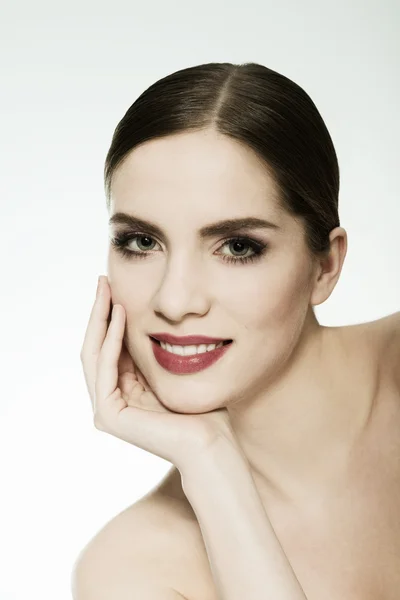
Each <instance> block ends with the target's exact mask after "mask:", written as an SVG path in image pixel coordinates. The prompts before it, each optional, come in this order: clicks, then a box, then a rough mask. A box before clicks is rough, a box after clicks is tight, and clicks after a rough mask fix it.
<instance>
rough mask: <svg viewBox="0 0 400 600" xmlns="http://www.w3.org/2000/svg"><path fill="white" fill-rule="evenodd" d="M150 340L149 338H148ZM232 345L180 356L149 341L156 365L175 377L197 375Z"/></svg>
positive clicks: (152, 340)
mask: <svg viewBox="0 0 400 600" xmlns="http://www.w3.org/2000/svg"><path fill="white" fill-rule="evenodd" d="M150 339H151V338H150ZM232 345H233V344H232V343H230V344H227V345H225V346H221V347H220V348H217V349H216V350H211V351H210V352H202V353H200V354H193V355H192V356H180V355H178V354H173V353H172V352H168V351H167V350H164V349H163V348H162V347H161V345H159V344H157V342H156V341H154V339H151V346H152V349H153V354H154V357H155V359H156V361H157V362H158V364H159V365H160V366H161V367H163V368H164V369H166V370H167V371H169V372H170V373H174V374H176V375H186V374H189V373H197V372H198V371H202V370H203V369H207V367H210V366H211V365H213V364H214V363H215V362H217V361H218V360H219V359H220V358H221V357H222V356H223V355H224V354H225V353H226V352H228V350H229V348H230V347H231V346H232Z"/></svg>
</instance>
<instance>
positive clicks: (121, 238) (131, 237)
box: [111, 232, 268, 264]
mask: <svg viewBox="0 0 400 600" xmlns="http://www.w3.org/2000/svg"><path fill="white" fill-rule="evenodd" d="M132 243H133V244H136V247H137V248H138V249H135V248H133V249H132ZM154 243H155V244H157V243H158V242H156V241H155V240H154V238H153V237H152V236H150V235H147V234H146V233H141V232H136V233H124V232H119V233H117V234H116V235H115V236H114V237H113V238H111V245H112V246H113V247H114V248H115V249H116V251H117V252H118V253H119V254H121V255H122V256H123V257H124V258H128V259H133V260H136V259H143V258H147V257H148V256H150V255H151V253H150V250H152V249H153V248H151V246H152V244H154ZM230 246H231V247H232V248H234V250H233V252H239V253H243V249H245V254H247V256H229V255H227V254H223V253H222V254H220V255H221V256H222V260H223V261H225V262H227V263H230V264H235V263H236V264H245V263H248V262H253V261H255V260H258V259H260V258H261V257H262V256H263V255H264V254H265V252H266V251H267V248H268V245H267V244H265V243H264V242H260V241H257V240H254V239H251V238H248V237H234V238H229V239H228V240H225V242H224V243H223V244H222V245H221V246H220V248H219V249H221V248H224V247H228V248H229V247H230ZM238 246H239V248H238ZM235 247H236V248H235ZM249 250H250V251H251V253H252V254H251V255H250V256H248V252H249Z"/></svg>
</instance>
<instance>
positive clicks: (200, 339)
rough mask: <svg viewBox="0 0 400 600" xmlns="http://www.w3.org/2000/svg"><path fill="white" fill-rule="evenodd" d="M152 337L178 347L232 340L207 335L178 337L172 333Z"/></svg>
mask: <svg viewBox="0 0 400 600" xmlns="http://www.w3.org/2000/svg"><path fill="white" fill-rule="evenodd" d="M150 337H152V338H155V339H156V340H158V341H160V342H168V343H169V344H173V345H177V346H179V345H187V344H217V343H218V342H225V341H226V339H230V338H215V337H207V336H205V335H185V336H176V335H172V334H170V333H151V334H150Z"/></svg>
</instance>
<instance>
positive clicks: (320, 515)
mask: <svg viewBox="0 0 400 600" xmlns="http://www.w3.org/2000/svg"><path fill="white" fill-rule="evenodd" d="M105 182H106V194H107V206H108V210H109V214H110V249H109V256H108V276H107V277H105V276H102V277H100V279H99V293H98V296H97V299H96V301H95V304H94V307H93V310H92V313H91V316H90V321H89V324H88V328H87V332H86V335H85V340H84V343H83V346H82V351H81V359H82V362H83V367H84V372H85V377H86V381H87V385H88V390H89V394H90V397H91V400H92V403H93V409H94V423H95V426H96V427H97V428H98V429H100V430H102V431H104V432H107V433H109V434H111V435H115V436H117V437H119V438H120V439H123V440H126V441H127V442H129V443H131V444H133V445H136V446H138V447H140V448H143V449H145V450H147V451H149V452H151V453H153V454H156V455H157V456H160V457H162V458H164V459H166V460H168V461H170V462H171V463H172V465H173V468H172V469H171V471H170V472H169V473H168V474H167V476H166V477H165V479H164V481H162V482H161V484H160V485H159V486H157V487H156V488H155V489H154V490H152V491H151V492H150V493H149V494H147V495H146V496H145V497H144V498H142V499H141V500H140V501H139V502H137V503H136V504H135V505H133V506H131V507H129V508H128V509H127V510H126V511H124V512H123V513H121V514H120V515H118V516H117V517H116V518H115V519H113V520H112V521H110V523H108V524H107V525H106V526H105V527H104V528H103V529H102V531H101V532H99V533H98V534H97V535H96V536H95V537H94V539H93V540H91V541H90V543H88V545H87V546H86V547H85V549H84V550H83V551H82V552H81V554H80V556H79V559H78V560H77V562H76V564H75V568H74V571H73V591H74V597H75V598H76V599H77V600H91V599H92V598H93V599H95V598H96V600H101V599H103V598H104V599H106V598H107V599H108V598H110V599H111V598H112V599H113V600H123V599H125V598H126V599H128V598H141V599H143V600H144V599H148V600H149V599H154V600H162V599H164V598H165V599H167V598H171V599H172V598H182V597H183V598H188V599H189V600H214V599H215V600H216V599H217V598H223V599H224V600H225V599H226V600H239V599H240V600H243V599H246V600H262V599H264V598H268V599H270V598H274V600H278V599H279V600H300V599H301V600H304V599H305V598H307V599H308V600H321V598H323V599H324V600H338V599H343V600H367V599H372V598H373V599H377V598H385V600H389V599H393V600H394V599H395V598H398V597H399V593H400V475H399V473H400V468H399V463H400V441H399V440H400V436H399V431H400V402H399V396H400V393H399V388H400V385H399V376H398V363H397V365H396V358H397V361H398V355H399V338H400V319H399V317H400V313H396V314H394V315H390V316H388V317H386V318H384V319H379V320H378V321H373V322H370V323H364V324H359V325H353V326H345V327H326V326H322V325H320V324H319V323H318V321H317V318H316V316H315V313H314V308H313V307H314V306H316V305H319V304H322V303H323V302H325V301H326V300H327V299H328V298H329V296H330V295H331V293H332V291H333V289H334V288H335V286H336V284H337V281H338V279H339V277H340V273H341V270H342V266H343V262H344V259H345V256H346V250H347V236H346V231H345V230H344V229H343V228H342V227H340V222H339V216H338V195H339V168H338V162H337V157H336V153H335V149H334V146H333V143H332V140H331V137H330V135H329V133H328V130H327V128H326V126H325V124H324V121H323V119H322V117H321V115H320V114H319V112H318V110H317V108H316V107H315V105H314V103H313V102H312V100H311V99H310V97H309V96H308V95H307V94H306V93H305V92H304V90H303V89H302V88H300V87H299V86H298V85H296V84H295V83H294V82H293V81H291V80H290V79H288V78H286V77H284V76H283V75H280V74H279V73H276V72H274V71H272V70H271V69H268V68H266V67H264V66H262V65H258V64H254V63H250V64H243V65H233V64H230V63H211V64H205V65H200V66H196V67H192V68H188V69H183V70H181V71H178V72H176V73H173V74H171V75H169V76H167V77H165V78H163V79H161V80H160V81H158V82H156V83H155V84H153V85H152V86H150V87H149V88H148V89H147V90H146V91H145V92H144V93H143V94H142V95H141V96H140V97H139V98H138V99H137V100H136V102H134V104H133V105H132V106H131V107H130V108H129V110H128V111H127V113H126V114H125V116H124V117H123V119H122V120H121V122H120V123H119V124H118V126H117V128H116V130H115V133H114V136H113V139H112V144H111V147H110V150H109V152H108V155H107V159H106V165H105ZM112 308H113V310H112V313H111V312H110V311H111V309H112ZM187 336H189V337H187ZM193 336H194V338H193ZM200 336H208V339H206V340H203V339H201V338H200ZM182 337H183V339H179V338H182ZM192 338H193V339H192ZM170 343H172V344H175V346H174V345H173V346H172V347H171V345H169V344H170ZM211 344H214V345H211ZM197 352H198V353H199V354H195V353H197ZM396 355H397V356H396ZM396 369H397V370H396ZM132 475H133V474H130V476H132Z"/></svg>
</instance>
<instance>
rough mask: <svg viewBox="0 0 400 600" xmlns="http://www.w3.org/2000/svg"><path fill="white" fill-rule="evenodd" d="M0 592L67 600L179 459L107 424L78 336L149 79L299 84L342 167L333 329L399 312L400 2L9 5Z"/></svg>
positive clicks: (4, 76)
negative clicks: (112, 178) (111, 176)
mask: <svg viewBox="0 0 400 600" xmlns="http://www.w3.org/2000/svg"><path fill="white" fill-rule="evenodd" d="M0 10H1V16H0V22H1V25H0V28H1V29H0V40H1V41H0V43H1V46H2V47H1V52H0V56H1V58H0V60H1V63H2V64H1V92H0V98H1V99H0V109H1V110H0V119H1V136H0V144H1V148H0V159H1V220H0V227H1V231H0V243H1V248H0V250H1V259H2V264H1V276H2V277H1V279H2V281H1V295H0V298H1V304H2V305H1V313H2V332H1V341H2V344H1V382H2V389H1V392H0V460H1V471H0V477H1V479H0V485H1V490H2V491H1V495H0V504H1V507H0V508H1V510H0V571H1V576H0V600H16V599H18V600H23V599H25V598H30V599H31V600H39V599H40V600H54V599H55V598H57V600H67V599H70V598H71V591H70V577H71V569H72V565H73V563H74V561H75V559H76V557H77V555H78V553H79V552H80V551H81V549H82V548H83V546H84V545H85V544H86V543H87V542H88V541H89V539H90V538H91V537H92V536H93V535H95V533H96V532H97V531H98V530H99V529H100V528H101V527H102V526H103V525H104V524H105V523H106V521H108V520H109V519H111V518H112V517H113V516H115V515H116V514H117V513H118V512H120V511H121V510H123V509H124V508H126V507H127V506H128V505H130V504H132V503H134V502H135V501H136V500H137V499H138V498H139V497H141V496H142V495H144V494H145V493H146V492H147V491H148V490H149V489H150V488H152V487H153V486H154V485H155V484H156V483H157V482H158V481H159V480H160V479H161V478H162V476H163V475H164V474H165V473H166V471H167V470H168V469H169V468H170V466H171V465H170V463H168V462H166V461H163V460H162V459H160V458H158V457H156V456H154V455H151V454H149V453H146V452H144V451H143V450H141V449H139V448H136V447H134V446H132V445H128V444H127V443H125V442H123V441H121V440H119V439H117V438H113V437H112V436H110V435H107V434H104V433H101V432H99V431H97V430H95V429H94V427H93V423H92V412H91V405H90V400H89V397H88V395H87V391H86V387H85V383H84V378H83V373H82V370H81V364H80V357H79V354H80V349H81V345H82V342H83V337H84V333H85V329H86V325H87V320H88V317H89V313H90V310H91V307H92V303H93V299H94V295H95V287H96V283H97V276H98V275H99V274H106V253H107V233H108V232H107V218H108V215H107V211H106V205H105V196H104V191H103V180H102V173H103V165H104V160H105V156H106V153H107V151H108V148H109V144H110V142H111V136H112V134H113V131H114V128H115V127H116V125H117V123H118V121H119V120H120V119H121V118H122V116H123V114H124V113H125V111H126V110H127V109H128V108H129V106H130V105H131V104H132V103H133V102H134V100H135V99H136V98H137V97H138V96H139V94H141V93H142V91H144V89H146V88H147V87H148V86H149V85H151V84H152V83H153V82H155V81H156V80H158V79H159V78H161V77H164V76H165V75H167V74H169V73H171V72H173V71H176V70H178V69H181V68H184V67H188V66H193V65H196V64H200V63H206V62H225V61H227V62H234V63H243V62H250V61H251V62H259V63H261V64H264V65H265V66H267V67H269V68H272V69H274V70H276V71H279V72H281V73H282V74H284V75H286V76H287V77H289V78H291V79H293V80H294V81H295V82H296V83H298V84H299V85H301V86H302V87H303V88H304V89H305V91H306V92H307V93H308V94H309V95H310V96H311V98H312V99H313V101H314V102H315V103H316V105H317V107H318V109H319V110H320V112H321V114H322V116H323V118H324V120H325V122H326V125H327V127H328V129H329V131H330V133H331V136H332V138H333V141H334V144H335V147H336V151H337V154H338V159H339V164H340V169H341V191H340V205H339V208H340V218H341V225H342V226H343V227H344V228H345V229H346V230H347V233H348V243H349V247H348V253H347V257H346V261H345V264H344V267H343V271H342V275H341V278H340V280H339V282H338V284H337V286H336V288H335V290H334V292H333V294H332V295H331V297H330V298H329V300H328V301H327V302H326V303H325V304H324V305H322V306H318V307H317V309H316V313H317V316H318V317H319V320H320V322H321V323H322V324H324V325H344V324H351V323H358V322H363V321H369V320H374V319H378V318H380V317H382V316H384V315H386V314H390V313H393V312H396V311H398V310H400V281H399V280H400V277H399V258H400V240H399V237H398V233H399V223H400V200H399V180H398V175H399V150H398V148H399V139H400V123H399V106H400V86H399V72H400V60H399V57H400V48H399V38H400V36H399V4H398V3H396V2H395V1H394V0H393V2H390V1H388V0H386V1H384V0H375V1H373V2H372V1H366V0H351V2H349V0H336V1H335V2H329V3H328V2H320V1H311V0H302V2H298V1H297V0H292V1H287V0H286V1H281V2H275V1H274V2H272V1H271V2H270V1H267V0H260V1H259V2H256V1H255V0H247V2H245V3H243V4H241V3H240V4H239V3H237V4H232V3H228V2H223V1H222V0H213V1H212V2H210V1H208V0H204V1H203V2H202V3H198V2H197V3H192V2H189V1H188V0H186V1H183V0H179V1H178V0H175V1H172V0H169V1H168V2H165V3H164V2H161V1H160V0H159V1H158V2H152V3H146V2H136V3H135V2H132V1H130V2H123V1H121V0H120V1H118V0H117V1H113V2H104V1H103V2H99V0H97V1H96V2H87V1H86V2H85V1H80V2H76V1H75V0H69V2H68V3H67V2H65V3H63V4H62V3H60V2H54V1H50V0H49V1H47V2H43V1H38V0H35V2H28V1H27V0H25V2H18V1H15V0H14V1H13V2H12V3H11V2H9V3H6V2H3V3H2V4H1V9H0Z"/></svg>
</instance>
